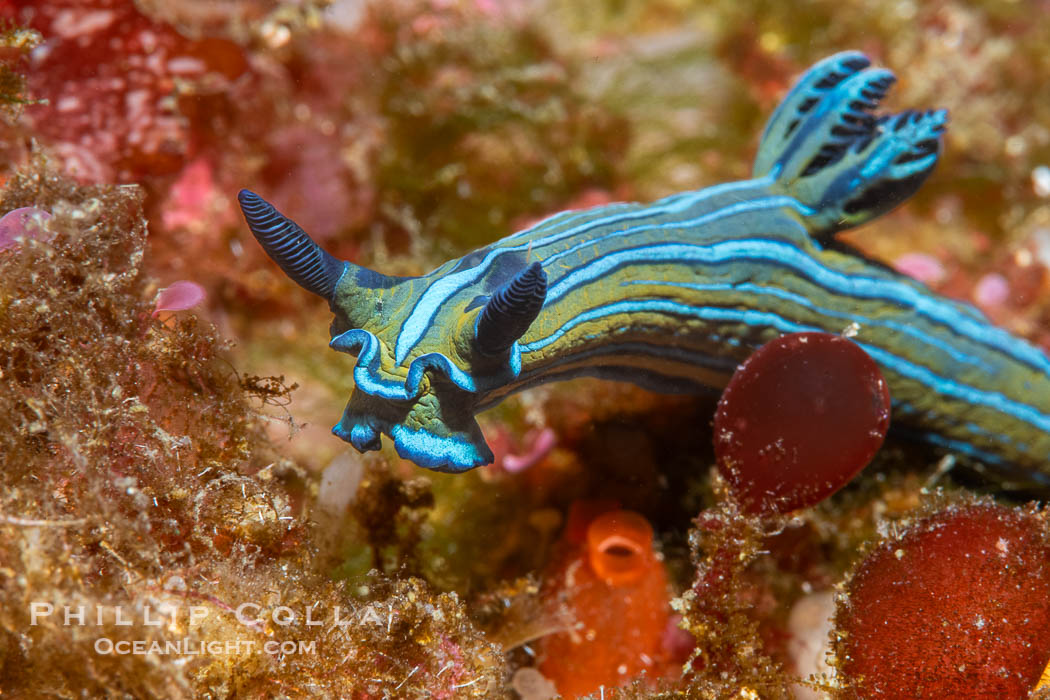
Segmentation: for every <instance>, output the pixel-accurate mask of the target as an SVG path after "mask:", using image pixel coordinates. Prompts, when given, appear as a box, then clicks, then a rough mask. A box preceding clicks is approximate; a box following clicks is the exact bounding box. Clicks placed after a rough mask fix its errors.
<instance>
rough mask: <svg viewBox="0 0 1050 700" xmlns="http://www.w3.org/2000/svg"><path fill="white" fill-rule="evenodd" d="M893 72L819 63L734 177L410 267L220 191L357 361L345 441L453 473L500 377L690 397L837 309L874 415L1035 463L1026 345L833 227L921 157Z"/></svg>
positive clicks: (929, 135)
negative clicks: (873, 386)
mask: <svg viewBox="0 0 1050 700" xmlns="http://www.w3.org/2000/svg"><path fill="white" fill-rule="evenodd" d="M893 82H894V76H893V74H892V73H891V72H889V71H888V70H885V69H881V68H875V67H872V66H871V64H870V61H869V60H868V59H867V57H865V56H864V55H863V54H860V53H857V52H844V53H840V54H836V55H834V56H831V57H829V58H827V59H825V60H823V61H821V62H819V63H817V64H816V65H815V66H813V67H812V68H811V69H810V70H809V71H808V72H806V73H805V74H804V75H803V76H802V77H801V78H800V79H799V81H798V82H797V84H796V85H795V86H794V87H793V88H792V89H791V91H790V92H789V93H788V95H787V96H786V97H785V99H784V100H783V102H782V103H781V104H780V105H779V107H778V108H777V109H776V111H775V112H774V113H773V115H772V117H771V118H770V120H769V123H768V124H767V126H766V128H765V131H764V133H763V135H762V139H761V142H760V145H759V149H758V154H757V157H756V159H755V163H754V169H753V176H752V179H750V180H745V181H741V182H732V183H727V184H721V185H717V186H713V187H709V188H706V189H702V190H698V191H692V192H684V193H680V194H676V195H673V196H670V197H666V198H664V199H661V200H659V201H656V202H654V203H651V204H633V203H631V204H629V203H619V204H610V205H607V206H601V207H597V208H593V209H588V210H583V211H567V212H562V213H560V214H557V215H555V216H552V217H551V218H548V219H546V220H544V221H542V222H540V223H538V224H536V225H535V226H532V227H531V228H528V229H526V230H524V231H521V232H519V233H515V234H513V235H511V236H508V237H507V238H504V239H502V240H499V241H496V242H495V243H492V244H491V245H489V246H486V247H484V248H481V249H480V250H477V251H475V252H473V253H470V254H469V255H466V256H465V257H463V258H460V259H458V260H452V261H450V262H447V263H445V264H444V265H441V266H440V267H438V268H437V269H436V270H434V271H433V272H431V273H429V274H427V275H423V276H421V277H411V278H403V277H389V276H385V275H382V274H379V273H377V272H373V271H371V270H368V269H366V268H363V267H359V266H357V265H355V264H352V263H350V262H344V261H340V260H337V259H335V258H334V257H333V256H331V255H330V254H328V253H327V252H325V251H324V250H323V249H321V247H320V246H318V245H317V244H316V243H315V242H314V241H313V240H312V239H310V237H309V236H308V235H307V234H306V233H305V232H304V231H303V230H302V229H301V228H300V227H299V226H297V225H296V224H295V223H294V222H292V221H291V220H289V219H287V218H285V217H284V216H282V215H281V214H280V213H279V212H277V210H276V209H274V208H273V207H272V206H271V205H270V204H269V203H267V202H266V201H265V200H263V199H262V198H260V197H259V196H257V195H256V194H254V193H252V192H249V191H247V190H243V191H242V192H241V193H240V203H241V207H242V209H243V211H244V216H245V218H246V219H247V222H248V225H249V226H250V228H251V230H252V232H253V233H254V235H255V237H256V238H257V239H258V241H259V242H260V243H261V244H262V246H263V248H265V249H266V251H267V253H268V254H269V255H270V257H271V258H273V259H274V261H276V262H277V264H278V265H280V266H281V268H282V269H283V270H284V271H285V272H286V273H287V274H288V275H289V276H290V277H291V278H292V279H294V280H295V281H296V282H298V283H299V284H300V285H301V286H303V287H304V288H306V289H307V290H309V291H311V292H313V293H315V294H317V295H319V296H322V297H324V298H325V299H327V300H328V302H329V305H330V307H331V309H332V311H333V312H334V314H335V320H334V321H333V323H332V326H331V335H332V340H331V347H332V348H334V349H336V350H339V351H342V352H346V353H350V354H351V355H355V356H356V357H357V364H356V367H355V368H354V382H355V385H356V386H355V389H354V390H353V393H352V394H351V396H350V400H349V402H348V404H347V406H346V409H345V411H344V413H343V416H342V419H341V420H340V421H339V423H338V424H337V425H336V426H335V428H334V429H333V432H334V433H335V434H336V435H337V436H339V437H340V438H342V439H344V440H346V441H348V442H350V443H351V444H352V445H353V446H354V447H355V448H357V449H358V450H361V451H366V450H375V449H378V448H379V447H380V436H381V435H383V434H385V435H388V436H389V437H390V438H392V439H393V441H394V445H395V447H396V449H397V452H398V454H399V455H401V456H402V457H403V458H406V459H410V460H412V461H414V462H416V463H417V464H419V465H421V466H424V467H428V468H430V469H436V470H440V471H452V472H456V471H463V470H467V469H471V468H473V467H477V466H479V465H482V464H486V463H487V462H489V461H491V460H492V452H491V450H490V449H489V447H488V446H487V445H486V443H485V440H484V438H483V436H482V433H481V430H480V428H479V426H478V424H477V422H476V420H475V415H476V414H477V413H478V412H480V411H483V410H485V409H486V408H489V407H491V406H494V405H495V404H497V403H499V402H500V401H502V400H503V399H504V398H505V397H507V396H509V395H510V394H512V393H514V392H517V391H520V390H522V389H526V388H528V387H531V386H534V385H536V384H538V383H541V382H547V381H552V380H558V379H564V378H570V377H577V376H581V375H588V376H595V377H601V378H608V379H614V380H621V381H629V382H633V383H635V384H639V385H642V386H644V387H647V388H650V389H654V390H657V391H664V392H674V393H682V392H694V391H695V392H700V391H710V390H711V389H712V388H714V389H719V388H721V387H724V386H725V384H726V382H727V381H728V379H729V377H730V376H731V375H732V373H733V371H734V369H735V368H736V367H737V365H738V364H739V363H740V362H741V361H743V360H744V359H745V358H746V357H747V356H748V355H750V353H751V352H752V351H753V350H754V349H755V348H757V347H759V346H761V345H762V344H763V343H765V342H766V341H768V340H771V339H772V338H775V337H777V336H778V335H780V334H783V333H791V332H801V331H827V332H832V333H839V332H841V331H842V330H843V329H844V328H846V327H847V326H849V325H850V324H854V323H855V324H857V326H859V331H858V333H857V334H856V336H855V338H854V340H855V341H856V342H857V343H858V344H859V345H860V346H861V347H862V348H863V349H864V350H865V351H866V352H867V353H868V354H869V355H870V356H871V357H872V358H873V359H874V360H875V362H876V363H878V365H879V367H880V369H881V370H882V372H883V374H884V376H885V378H886V381H887V382H888V384H889V388H890V393H891V396H892V397H893V420H894V423H895V425H896V426H903V427H904V428H905V429H906V430H908V431H910V432H912V433H914V434H916V435H919V436H922V437H924V438H926V439H928V440H930V441H932V442H934V443H936V444H939V445H942V446H944V447H947V448H950V449H953V450H956V451H959V452H962V453H965V454H968V455H972V456H974V457H977V458H980V459H982V460H984V461H985V462H987V463H988V464H991V465H998V466H999V467H1000V468H1001V469H1002V470H1003V473H1015V474H1017V473H1019V474H1024V475H1028V476H1036V477H1040V476H1042V475H1043V474H1046V473H1050V471H1047V470H1046V459H1047V455H1050V379H1048V376H1050V361H1048V360H1047V357H1046V356H1045V355H1044V354H1043V353H1042V352H1040V351H1039V350H1038V349H1037V348H1035V347H1034V346H1032V345H1030V344H1028V343H1026V342H1024V341H1023V340H1021V339H1018V338H1016V337H1014V336H1012V335H1010V334H1009V333H1007V332H1006V331H1003V330H1001V329H999V328H996V327H995V326H993V325H992V324H991V323H989V322H988V321H987V320H986V319H985V317H984V316H983V315H982V314H981V313H980V312H978V311H977V310H976V309H974V308H972V307H970V306H968V305H965V304H962V303H958V302H955V301H951V300H949V299H946V298H942V297H939V296H937V295H935V294H933V293H932V292H930V291H929V290H928V289H926V288H925V287H924V286H923V285H922V284H920V283H918V282H915V281H913V280H910V279H908V278H905V277H903V276H901V275H899V274H897V273H896V272H894V271H892V270H890V269H888V268H887V267H886V266H884V265H880V264H878V263H876V262H873V261H871V260H869V259H867V258H865V257H864V256H862V255H860V254H858V253H856V252H855V251H853V250H852V249H850V248H848V247H847V246H844V245H843V244H841V243H839V242H837V241H836V240H835V239H834V235H835V234H836V233H837V232H838V231H841V230H843V229H846V228H850V227H853V226H856V225H858V224H861V223H864V222H865V221H868V220H870V219H872V218H874V217H876V216H879V215H881V214H883V213H885V212H887V211H889V210H890V209H892V208H893V207H895V206H897V205H898V204H900V203H901V202H902V201H904V200H905V199H906V198H907V197H909V196H910V195H911V194H912V193H914V192H915V190H916V189H918V187H919V186H920V185H921V184H922V182H923V181H924V180H925V179H926V177H927V176H928V175H929V174H930V172H931V171H932V170H933V168H934V165H935V164H936V162H937V159H938V156H939V154H940V149H941V135H942V133H943V131H944V128H945V125H946V122H947V115H946V113H945V112H944V111H943V110H926V111H914V110H906V111H903V112H900V113H896V114H877V113H876V110H877V109H878V105H879V102H880V101H881V100H882V98H883V97H884V95H885V94H886V92H887V90H888V89H889V87H890V86H891V85H892V84H893ZM1009 470H1014V471H1013V472H1010V471H1009ZM1018 470H1019V471H1018ZM1043 478H1045V477H1043Z"/></svg>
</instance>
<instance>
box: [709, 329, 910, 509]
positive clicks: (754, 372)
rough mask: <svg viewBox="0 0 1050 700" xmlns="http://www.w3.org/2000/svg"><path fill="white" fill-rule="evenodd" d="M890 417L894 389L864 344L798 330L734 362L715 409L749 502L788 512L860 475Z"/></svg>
mask: <svg viewBox="0 0 1050 700" xmlns="http://www.w3.org/2000/svg"><path fill="white" fill-rule="evenodd" d="M889 424H890V395H889V389H888V388H887V386H886V382H885V380H883V378H882V373H881V372H880V371H879V368H878V366H877V365H876V364H875V362H874V361H873V360H872V359H871V358H870V357H869V356H868V354H867V353H866V352H864V350H862V349H861V348H860V346H859V345H857V344H856V343H854V342H853V341H851V340H848V339H846V338H843V337H841V336H838V335H831V334H828V333H792V334H789V335H784V336H781V337H779V338H777V339H775V340H772V341H770V342H768V343H766V344H765V345H763V346H762V347H761V348H759V349H758V350H756V351H755V353H754V354H752V355H751V357H749V358H748V359H747V360H746V361H745V362H744V364H742V365H741V366H740V367H738V368H737V371H736V373H735V374H734V375H733V378H732V379H731V380H730V381H729V385H728V386H726V389H725V391H724V392H723V393H722V398H721V399H720V400H719V402H718V410H717V412H716V413H715V421H714V428H715V455H716V456H717V458H718V467H719V470H720V471H721V473H722V475H723V476H724V477H725V478H726V480H727V481H728V482H729V484H730V487H731V488H732V490H733V493H734V494H735V495H736V497H737V498H738V499H739V500H740V502H741V504H742V505H743V507H744V509H745V510H746V511H748V512H751V513H772V512H780V513H784V512H787V511H790V510H794V509H796V508H802V507H806V506H811V505H814V504H816V503H819V502H820V501H821V500H823V499H824V498H827V497H828V496H830V495H831V494H832V493H834V492H835V491H837V490H838V489H840V488H841V487H842V486H844V485H845V484H846V483H847V482H848V481H849V480H850V479H852V478H853V477H854V476H856V475H857V473H858V472H859V471H860V470H861V469H863V468H864V467H865V466H866V465H867V464H868V462H869V461H871V458H872V457H873V456H874V454H875V452H876V450H878V448H879V446H880V445H882V440H883V438H884V437H885V436H886V430H887V429H888V428H889Z"/></svg>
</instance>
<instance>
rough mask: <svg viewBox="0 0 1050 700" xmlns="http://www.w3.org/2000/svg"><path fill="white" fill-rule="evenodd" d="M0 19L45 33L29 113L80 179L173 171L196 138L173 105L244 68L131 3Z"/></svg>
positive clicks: (214, 43)
mask: <svg viewBox="0 0 1050 700" xmlns="http://www.w3.org/2000/svg"><path fill="white" fill-rule="evenodd" d="M0 20H8V21H11V20H13V21H16V22H20V23H24V24H26V25H28V26H30V27H31V28H33V29H34V30H36V31H38V32H40V34H41V35H42V36H43V43H42V44H41V45H40V46H39V47H37V49H35V50H34V51H33V52H32V54H31V55H30V61H29V62H30V72H29V77H28V80H27V89H28V91H29V92H30V94H32V96H33V97H35V98H38V99H39V100H40V103H39V104H35V105H32V106H30V107H29V108H28V109H27V110H26V116H27V117H28V118H29V120H30V121H31V126H32V129H33V132H34V134H35V135H36V136H37V137H38V138H40V139H41V140H42V141H43V142H45V143H47V144H49V145H50V146H51V148H52V149H53V150H54V152H55V153H56V154H57V155H59V156H60V158H61V161H62V165H63V167H64V168H65V169H66V171H67V172H69V173H71V174H73V175H74V176H76V177H77V178H78V179H79V180H80V181H81V182H113V181H129V180H135V179H140V178H144V177H147V176H156V175H165V174H172V173H177V172H178V171H179V170H180V169H181V168H182V167H183V165H184V164H185V162H186V158H187V155H188V154H189V150H190V149H191V147H192V141H193V134H192V125H191V124H190V122H189V121H188V120H187V119H186V118H185V116H184V115H183V114H182V113H181V112H180V106H179V99H180V98H181V97H184V96H185V94H186V93H187V92H188V89H187V88H188V86H190V85H192V84H193V82H194V81H198V82H199V81H202V80H205V79H208V80H211V81H212V82H216V81H224V80H231V79H233V78H235V77H236V76H237V75H239V74H240V73H242V72H243V71H244V70H246V69H247V65H248V64H247V61H246V60H244V59H243V57H241V49H240V48H239V47H238V46H237V45H236V44H234V43H233V42H231V41H226V40H222V39H217V38H208V39H202V40H190V39H187V38H185V37H183V36H181V35H180V34H179V33H178V32H177V31H176V30H175V28H174V27H172V26H171V25H168V24H165V23H163V22H157V21H154V20H153V19H151V18H150V17H148V16H146V15H144V14H143V13H142V12H140V11H139V9H138V8H137V7H136V6H135V4H134V3H133V2H130V1H129V0H90V2H79V1H77V2H69V1H68V0H66V1H64V2H48V3H38V2H25V1H24V0H16V2H13V3H10V4H9V5H7V6H0ZM231 56H232V57H233V58H234V59H239V60H231Z"/></svg>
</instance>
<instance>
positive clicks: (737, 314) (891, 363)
mask: <svg viewBox="0 0 1050 700" xmlns="http://www.w3.org/2000/svg"><path fill="white" fill-rule="evenodd" d="M620 313H628V314H630V313H665V314H674V315H677V316H685V317H692V318H699V319H701V320H704V321H714V322H730V323H744V324H746V325H749V326H757V327H772V328H776V329H777V330H779V331H780V332H782V333H796V332H800V331H820V332H824V329H822V328H819V327H816V326H808V325H803V324H799V323H795V322H793V321H788V320H786V319H784V318H782V317H780V316H778V315H776V314H774V313H771V312H768V311H755V310H752V309H725V308H720V307H704V306H701V307H696V306H690V305H688V304H682V303H679V302H672V301H666V300H635V301H619V302H613V303H611V304H605V305H603V306H599V307H595V308H593V309H589V310H587V311H584V312H582V313H580V314H577V315H576V316H575V317H573V318H572V319H570V320H568V321H567V322H566V323H565V324H564V325H563V326H562V327H561V328H560V329H558V330H557V331H556V332H554V333H552V334H551V335H549V336H547V337H546V338H544V339H541V340H538V341H534V342H532V343H529V344H527V345H523V346H522V352H523V353H529V352H534V351H536V350H539V349H541V348H543V347H545V346H547V345H549V344H550V343H553V342H554V341H555V340H557V339H558V338H560V337H561V336H562V335H564V334H565V333H566V332H567V331H569V330H571V329H573V328H575V327H576V326H578V325H580V324H582V323H586V322H588V321H593V320H595V319H598V318H602V317H604V316H611V315H615V314H620ZM857 344H858V345H859V346H860V347H862V348H863V349H864V350H865V351H866V352H867V353H868V354H869V355H871V357H872V359H874V360H875V361H876V362H877V363H879V364H880V365H882V366H883V367H887V368H889V369H890V370H891V371H893V372H896V373H897V374H900V375H901V376H903V377H907V378H908V379H912V380H914V381H917V382H919V383H920V384H922V385H923V386H926V387H928V388H930V389H932V390H933V391H936V392H937V393H939V394H943V395H945V396H950V397H952V398H955V399H959V400H962V401H966V402H969V403H972V404H976V405H980V406H985V407H987V408H991V409H992V410H996V411H999V412H1001V413H1005V414H1006V415H1009V416H1012V417H1014V418H1016V419H1017V420H1020V421H1022V422H1025V423H1028V424H1029V425H1032V426H1035V427H1036V428H1038V429H1040V430H1043V431H1047V432H1050V416H1047V415H1045V414H1043V413H1040V412H1039V411H1037V410H1036V409H1035V408H1033V407H1032V406H1029V405H1027V404H1022V403H1018V402H1016V401H1013V400H1012V399H1010V398H1008V397H1006V396H1003V395H1002V394H1001V393H998V392H991V391H984V390H981V389H977V388H975V387H971V386H968V385H966V384H960V383H959V382H956V381H954V380H952V379H948V378H945V377H941V376H940V375H937V374H935V373H934V372H932V371H930V370H929V369H927V368H925V367H921V366H919V365H916V364H914V363H912V362H910V361H908V360H906V359H904V358H901V357H898V356H897V355H894V354H893V353H890V352H888V351H886V350H883V349H882V348H879V347H876V346H874V345H869V344H867V343H857ZM989 434H990V433H989Z"/></svg>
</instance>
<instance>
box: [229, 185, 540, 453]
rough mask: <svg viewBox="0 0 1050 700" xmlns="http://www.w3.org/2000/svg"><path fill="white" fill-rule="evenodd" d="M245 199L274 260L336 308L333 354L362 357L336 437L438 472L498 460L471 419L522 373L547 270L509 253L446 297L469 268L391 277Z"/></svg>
mask: <svg viewBox="0 0 1050 700" xmlns="http://www.w3.org/2000/svg"><path fill="white" fill-rule="evenodd" d="M238 199H239V201H240V204H241V209H242V211H243V212H244V217H245V220H246V221H247V222H248V226H249V227H250V228H251V230H252V233H253V234H254V235H255V237H256V239H257V240H258V241H259V243H260V244H261V245H262V247H263V249H264V250H265V251H266V252H267V254H268V255H269V256H270V257H271V258H273V260H274V261H275V262H276V263H277V264H278V265H279V266H280V267H281V269H282V270H284V272H285V273H286V274H287V275H288V276H289V277H291V278H292V279H293V280H294V281H295V282H296V283H298V284H299V285H300V286H302V287H303V288H304V289H306V290H307V291H310V292H313V293H314V294H317V295H318V296H321V297H324V298H325V299H327V300H328V303H329V307H330V308H331V309H332V311H333V313H334V314H335V320H334V321H333V322H332V328H331V333H332V340H331V343H330V347H332V348H333V349H334V350H339V351H341V352H346V353H349V354H351V355H354V356H355V357H357V365H356V367H355V368H354V383H355V385H356V387H355V389H354V391H353V393H352V394H351V395H350V401H349V402H348V403H347V405H346V409H345V410H344V412H343V417H342V419H341V420H340V421H339V423H338V424H337V425H336V426H335V427H334V428H333V429H332V432H333V433H334V434H335V435H337V436H338V437H340V438H342V439H343V440H346V441H347V442H349V443H350V444H352V445H353V446H354V447H355V448H357V449H358V450H360V451H362V452H366V451H369V450H377V449H379V447H380V444H381V437H380V436H381V435H384V434H385V435H387V436H389V437H390V438H392V439H393V441H394V446H395V448H396V449H397V452H398V454H399V455H401V456H402V457H404V458H405V459H410V460H412V461H413V462H415V463H416V464H419V465H420V466H423V467H427V468H430V469H434V470H438V471H452V472H456V471H464V470H466V469H472V468H474V467H477V466H480V465H482V464H487V463H489V462H491V461H492V459H493V455H492V451H491V450H490V449H489V447H488V445H487V444H486V443H485V439H484V437H483V435H482V433H481V428H480V427H479V426H478V424H477V421H476V420H475V419H474V414H475V413H476V412H477V410H478V407H479V404H480V403H481V402H482V400H483V398H484V396H485V393H486V392H487V391H488V390H490V389H492V388H494V387H499V386H502V385H504V384H506V383H508V382H509V381H512V380H513V379H514V378H515V377H517V375H518V374H519V373H520V371H521V351H520V350H519V348H518V345H517V340H518V338H520V337H521V335H522V334H524V333H525V331H526V330H527V329H528V328H529V325H530V324H531V323H532V322H533V321H534V320H535V319H536V316H537V314H539V312H540V309H541V308H542V307H543V303H544V300H545V298H546V292H547V276H546V274H545V273H544V271H543V268H542V266H541V265H540V264H539V263H536V262H533V263H531V264H529V263H528V261H527V260H526V258H525V257H524V256H512V255H504V256H501V258H500V261H499V264H496V265H490V266H487V267H486V268H485V271H484V273H483V274H477V275H472V278H476V279H472V280H471V282H470V283H469V284H463V285H462V286H461V287H458V288H450V289H449V291H448V292H447V293H445V292H444V291H443V289H442V286H441V284H440V282H438V280H441V278H446V279H454V278H455V275H456V273H457V272H461V273H462V272H467V271H470V270H471V268H470V266H469V263H470V261H469V260H468V259H466V258H465V259H463V260H459V261H454V262H452V263H448V264H446V265H443V266H442V267H440V268H438V269H437V270H435V271H434V272H433V273H431V275H428V276H427V277H422V278H413V277H391V276H387V275H382V274H380V273H377V272H373V271H372V270H369V269H367V268H363V267H360V266H358V265H354V264H353V263H350V262H346V261H340V260H337V259H336V258H335V257H333V256H332V255H330V254H329V253H327V252H326V251H325V250H324V249H322V248H321V247H320V246H319V245H318V244H317V243H316V242H315V241H313V240H312V239H311V238H310V237H309V235H307V234H306V232H305V231H303V230H302V229H301V228H300V227H299V226H298V225H297V224H296V223H295V222H293V221H291V220H290V219H288V218H287V217H285V216H284V215H282V214H281V213H280V212H278V211H277V210H276V209H275V208H274V207H273V206H272V205H271V204H269V203H268V202H266V201H265V200H264V199H262V198H261V197H259V196H258V195H256V194H254V193H253V192H249V191H248V190H242V191H241V193H240V195H239V196H238ZM468 257H469V256H468ZM406 310H408V313H407V315H406ZM439 310H440V314H438V311H439ZM428 311H429V313H428Z"/></svg>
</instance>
